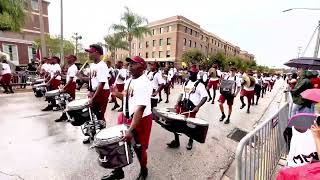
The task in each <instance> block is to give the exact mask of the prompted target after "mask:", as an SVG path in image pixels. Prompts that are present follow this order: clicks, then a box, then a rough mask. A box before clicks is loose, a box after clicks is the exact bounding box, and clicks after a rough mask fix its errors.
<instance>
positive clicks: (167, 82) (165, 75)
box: [162, 68, 173, 103]
mask: <svg viewBox="0 0 320 180" xmlns="http://www.w3.org/2000/svg"><path fill="white" fill-rule="evenodd" d="M162 77H163V79H164V80H165V84H164V88H163V89H164V93H165V94H166V96H167V99H166V101H165V103H169V94H170V87H171V80H172V77H173V76H171V75H170V74H169V71H168V69H167V68H165V69H164V71H163V74H162Z"/></svg>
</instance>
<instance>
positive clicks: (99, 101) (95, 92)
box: [81, 44, 110, 144]
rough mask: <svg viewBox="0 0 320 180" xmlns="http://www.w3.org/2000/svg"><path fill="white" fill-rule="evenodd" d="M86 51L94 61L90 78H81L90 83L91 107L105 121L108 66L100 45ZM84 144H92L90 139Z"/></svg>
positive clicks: (93, 45) (91, 46)
mask: <svg viewBox="0 0 320 180" xmlns="http://www.w3.org/2000/svg"><path fill="white" fill-rule="evenodd" d="M89 47H90V48H89V49H86V50H85V51H86V52H88V53H89V59H90V60H92V61H93V64H90V73H89V74H90V77H89V78H88V77H81V78H82V79H84V80H87V81H90V84H91V88H89V95H88V96H89V106H91V107H92V111H93V113H94V114H95V115H96V116H97V119H98V120H104V121H105V118H104V114H105V112H106V108H107V105H108V98H109V94H110V91H109V84H108V74H109V72H108V66H107V64H106V63H105V62H104V61H102V60H101V56H102V55H103V49H102V47H101V46H100V45H98V44H92V45H90V46H89ZM83 143H84V144H87V143H90V137H87V138H86V139H84V140H83Z"/></svg>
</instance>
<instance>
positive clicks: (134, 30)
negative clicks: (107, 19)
mask: <svg viewBox="0 0 320 180" xmlns="http://www.w3.org/2000/svg"><path fill="white" fill-rule="evenodd" d="M125 9H126V11H125V12H124V13H123V14H122V16H121V18H120V24H113V25H112V26H111V27H110V28H111V29H113V30H114V31H115V32H116V33H118V34H119V35H120V36H121V37H123V38H126V40H127V41H128V50H129V56H131V45H132V40H133V38H138V39H141V38H142V37H143V36H144V35H145V34H151V32H150V29H149V28H148V27H147V26H145V25H144V24H145V23H148V20H147V19H146V18H145V17H142V16H140V15H138V14H135V13H133V12H132V11H130V10H129V8H128V7H125Z"/></svg>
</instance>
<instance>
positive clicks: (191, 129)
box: [185, 118, 209, 143]
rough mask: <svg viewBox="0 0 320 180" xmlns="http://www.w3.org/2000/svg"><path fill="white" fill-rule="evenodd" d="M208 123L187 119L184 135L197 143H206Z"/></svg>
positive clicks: (196, 119)
mask: <svg viewBox="0 0 320 180" xmlns="http://www.w3.org/2000/svg"><path fill="white" fill-rule="evenodd" d="M208 128H209V123H208V122H207V121H205V120H202V119H199V118H187V128H186V129H185V134H186V135H187V136H188V137H190V138H192V139H194V140H196V141H198V142H199V143H204V142H205V141H206V137H207V132H208Z"/></svg>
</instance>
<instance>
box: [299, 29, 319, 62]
mask: <svg viewBox="0 0 320 180" xmlns="http://www.w3.org/2000/svg"><path fill="white" fill-rule="evenodd" d="M319 27H320V26H319V25H318V26H317V27H316V29H315V30H314V31H313V34H312V36H311V38H310V40H309V42H308V44H307V46H306V48H305V49H304V51H303V53H302V56H304V54H305V53H306V51H307V49H308V47H309V45H310V43H311V41H312V39H313V37H314V35H315V34H316V32H317V29H318V28H319Z"/></svg>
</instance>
